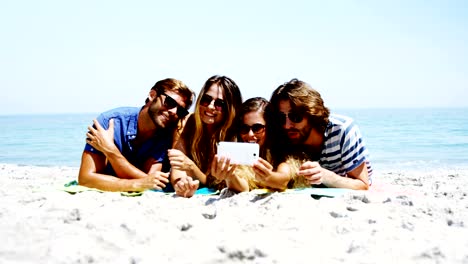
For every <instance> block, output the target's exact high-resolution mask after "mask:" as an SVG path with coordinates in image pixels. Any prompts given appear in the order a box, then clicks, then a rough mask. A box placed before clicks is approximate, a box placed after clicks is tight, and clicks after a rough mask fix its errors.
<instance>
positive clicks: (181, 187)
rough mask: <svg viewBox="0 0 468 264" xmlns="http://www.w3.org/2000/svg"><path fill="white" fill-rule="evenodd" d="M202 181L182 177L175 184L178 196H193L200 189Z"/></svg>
mask: <svg viewBox="0 0 468 264" xmlns="http://www.w3.org/2000/svg"><path fill="white" fill-rule="evenodd" d="M199 185H200V182H199V181H198V180H195V181H194V180H193V179H192V178H191V177H187V178H183V179H180V180H179V181H178V182H177V183H176V184H175V185H174V189H175V191H176V194H177V195H178V196H182V197H187V198H188V197H192V196H193V195H194V194H195V192H196V191H197V189H198V186H199Z"/></svg>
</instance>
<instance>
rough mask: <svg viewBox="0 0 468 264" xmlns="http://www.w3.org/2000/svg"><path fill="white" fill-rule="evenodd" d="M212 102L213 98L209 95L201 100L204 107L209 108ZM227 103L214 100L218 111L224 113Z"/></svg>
mask: <svg viewBox="0 0 468 264" xmlns="http://www.w3.org/2000/svg"><path fill="white" fill-rule="evenodd" d="M211 102H213V97H211V96H209V95H207V94H204V95H203V96H202V98H201V99H200V104H201V105H203V106H205V107H206V106H209V105H210V104H211ZM225 105H226V103H225V102H224V101H223V100H221V99H219V98H218V99H216V100H214V106H215V108H216V110H217V111H222V110H223V109H224V107H225Z"/></svg>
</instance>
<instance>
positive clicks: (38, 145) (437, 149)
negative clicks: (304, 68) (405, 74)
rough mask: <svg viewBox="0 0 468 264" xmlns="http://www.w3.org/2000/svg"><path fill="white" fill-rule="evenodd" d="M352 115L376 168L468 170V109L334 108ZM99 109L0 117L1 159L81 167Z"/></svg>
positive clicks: (21, 162)
mask: <svg viewBox="0 0 468 264" xmlns="http://www.w3.org/2000/svg"><path fill="white" fill-rule="evenodd" d="M331 112H332V113H336V114H342V115H347V116H350V117H352V118H353V119H354V120H355V121H356V123H357V124H358V126H359V128H360V130H361V133H362V134H363V137H364V140H365V143H366V145H367V147H368V149H369V153H370V159H371V162H372V165H373V167H374V171H376V172H377V173H378V171H379V170H380V171H389V170H390V171H392V170H421V169H424V170H425V169H440V168H468V108H395V109H391V108H373V109H364V108H353V109H336V110H335V109H331ZM98 114H99V113H81V114H80V113H63V114H16V115H0V122H1V124H2V128H3V133H1V134H0V148H1V149H2V152H1V153H0V163H4V164H16V165H20V166H46V167H53V166H66V167H74V168H78V167H79V165H80V162H81V154H82V152H83V149H84V146H85V137H86V136H85V135H86V132H87V130H88V129H87V127H88V126H89V125H90V124H91V123H92V120H93V119H94V118H95V117H96V116H97V115H98Z"/></svg>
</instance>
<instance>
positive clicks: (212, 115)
mask: <svg viewBox="0 0 468 264" xmlns="http://www.w3.org/2000/svg"><path fill="white" fill-rule="evenodd" d="M223 102H224V97H223V92H222V90H221V88H220V87H218V85H216V84H213V85H212V86H211V87H210V88H209V89H208V90H207V91H206V93H205V94H203V95H202V97H201V100H200V105H199V110H200V119H201V120H202V122H203V123H205V124H207V125H215V124H220V123H221V122H222V121H223V117H224V115H225V113H224V111H226V110H225V109H226V108H225V107H224V108H223V107H221V105H222V104H223Z"/></svg>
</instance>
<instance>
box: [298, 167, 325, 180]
mask: <svg viewBox="0 0 468 264" xmlns="http://www.w3.org/2000/svg"><path fill="white" fill-rule="evenodd" d="M297 174H298V175H299V176H303V177H304V178H305V179H306V180H307V181H308V182H309V184H321V183H322V178H323V173H322V170H321V167H319V168H311V169H304V170H299V172H298V173H297Z"/></svg>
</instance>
